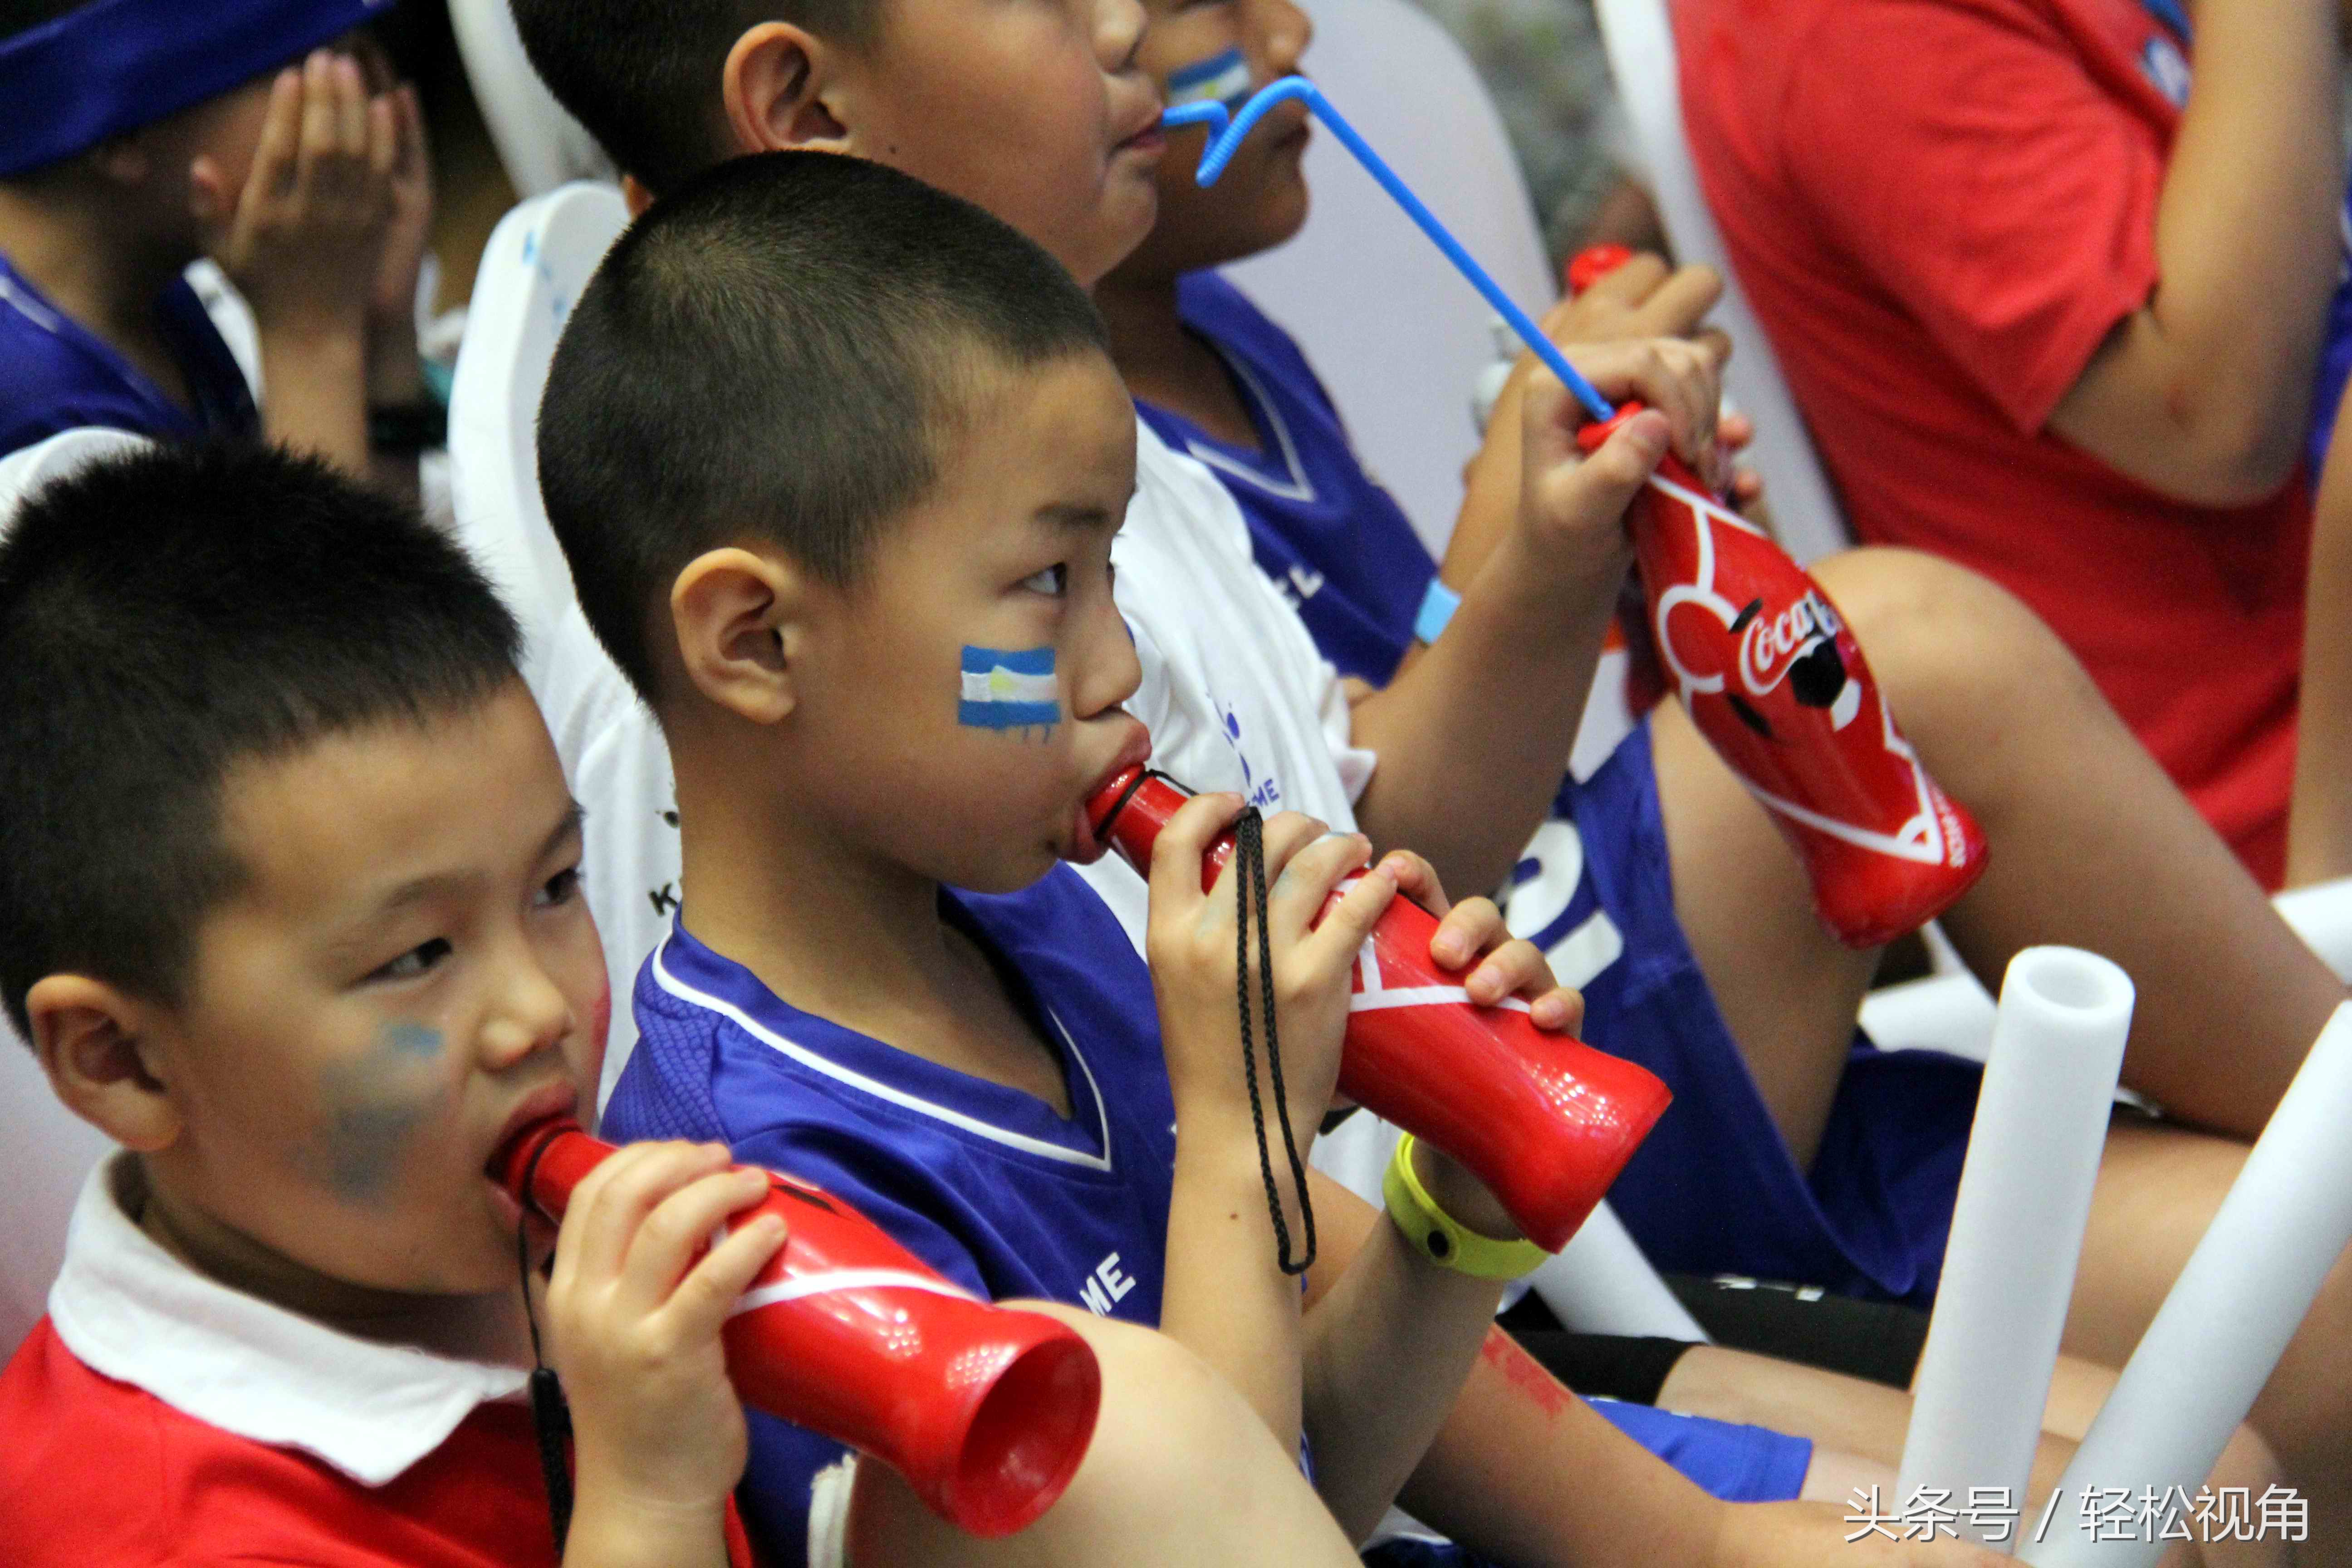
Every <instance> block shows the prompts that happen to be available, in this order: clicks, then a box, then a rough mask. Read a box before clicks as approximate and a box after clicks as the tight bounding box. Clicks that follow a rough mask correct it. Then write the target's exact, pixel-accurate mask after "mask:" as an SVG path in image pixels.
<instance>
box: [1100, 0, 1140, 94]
mask: <svg viewBox="0 0 2352 1568" xmlns="http://www.w3.org/2000/svg"><path fill="white" fill-rule="evenodd" d="M1146 21H1147V17H1146V16H1145V13H1144V9H1143V0H1095V58H1097V59H1098V60H1100V61H1101V62H1102V65H1103V68H1104V69H1105V70H1107V71H1109V72H1110V73H1111V74H1112V75H1114V76H1117V75H1120V74H1122V73H1124V72H1127V71H1130V70H1133V69H1134V68H1135V55H1136V51H1137V50H1138V49H1139V48H1141V47H1143V29H1144V26H1145V25H1146Z"/></svg>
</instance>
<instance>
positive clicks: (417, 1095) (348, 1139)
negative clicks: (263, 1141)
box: [310, 1023, 456, 1207]
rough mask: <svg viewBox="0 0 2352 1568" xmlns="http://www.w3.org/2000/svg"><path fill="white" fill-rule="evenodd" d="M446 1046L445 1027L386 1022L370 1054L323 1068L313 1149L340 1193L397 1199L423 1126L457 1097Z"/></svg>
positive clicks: (368, 1199) (359, 1198) (318, 1167)
mask: <svg viewBox="0 0 2352 1568" xmlns="http://www.w3.org/2000/svg"><path fill="white" fill-rule="evenodd" d="M445 1051H446V1042H445V1041H444V1040H443V1039H442V1037H441V1031H439V1030H438V1029H433V1028H428V1027H426V1026H424V1025H422V1024H411V1023H399V1024H387V1025H385V1026H383V1028H382V1029H380V1030H378V1031H377V1033H376V1037H375V1042H374V1043H373V1045H372V1046H370V1047H369V1048H368V1050H367V1051H366V1052H365V1053H364V1054H363V1055H362V1056H360V1057H359V1058H356V1059H354V1060H352V1061H347V1062H336V1063H333V1064H331V1066H329V1067H328V1068H326V1069H325V1070H324V1071H323V1072H321V1073H320V1080H319V1091H320V1093H319V1105H320V1117H319V1122H318V1125H317V1126H316V1128H315V1129H314V1131H313V1132H312V1137H311V1146H310V1154H311V1156H312V1159H311V1164H312V1166H313V1169H314V1170H315V1171H316V1173H317V1174H318V1175H319V1176H320V1179H321V1180H323V1181H324V1182H325V1183H326V1184H327V1186H328V1188H329V1189H330V1190H331V1191H332V1192H333V1193H334V1194H335V1195H336V1196H337V1197H339V1198H341V1199H342V1200H343V1201H344V1202H345V1203H350V1204H356V1205H361V1206H362V1207H376V1206H381V1205H383V1204H385V1203H387V1202H389V1201H390V1200H391V1198H392V1197H393V1195H394V1193H395V1192H396V1191H397V1189H398V1186H399V1180H400V1174H401V1171H402V1169H403V1167H404V1165H405V1164H406V1163H407V1159H408V1154H409V1150H410V1148H411V1146H412V1145H413V1144H414V1143H415V1142H416V1135H417V1133H418V1131H420V1130H422V1129H425V1128H426V1127H429V1126H430V1125H432V1124H433V1123H434V1122H435V1121H437V1120H439V1118H440V1114H441V1113H442V1112H443V1111H445V1110H446V1109H447V1108H449V1107H450V1106H451V1105H452V1104H453V1103H454V1093H455V1089H456V1085H455V1084H453V1083H452V1082H451V1081H450V1079H449V1076H448V1074H447V1073H446V1071H444V1070H443V1063H442V1057H443V1055H444V1052H445Z"/></svg>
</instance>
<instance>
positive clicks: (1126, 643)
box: [1070, 605, 1143, 719]
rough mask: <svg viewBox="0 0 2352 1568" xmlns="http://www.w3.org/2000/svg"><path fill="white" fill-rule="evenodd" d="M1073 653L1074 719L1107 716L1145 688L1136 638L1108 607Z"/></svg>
mask: <svg viewBox="0 0 2352 1568" xmlns="http://www.w3.org/2000/svg"><path fill="white" fill-rule="evenodd" d="M1074 652H1075V653H1076V667H1075V668H1074V670H1073V673H1072V679H1071V682H1070V707H1071V713H1070V717H1072V718H1073V719H1091V718H1094V717H1095V716H1096V715H1097V714H1101V713H1107V712H1108V711H1110V710H1112V709H1114V708H1116V707H1118V705H1119V704H1120V703H1122V702H1125V701H1126V700H1128V699H1129V698H1130V697H1132V696H1134V695H1135V692H1136V689H1137V688H1138V687H1139V686H1141V685H1142V684H1143V661H1142V660H1141V659H1139V658H1137V657H1136V653H1135V637H1134V636H1133V634H1132V633H1130V632H1129V630H1128V629H1127V622H1126V621H1125V620H1124V619H1122V618H1121V617H1120V616H1119V613H1118V610H1117V609H1115V608H1112V607H1111V606H1109V605H1105V606H1104V607H1103V609H1102V612H1101V613H1100V614H1099V615H1098V616H1095V617H1094V618H1093V620H1092V621H1091V622H1090V623H1089V625H1088V626H1087V636H1086V637H1085V639H1084V640H1083V642H1082V643H1081V645H1080V646H1079V647H1077V648H1076V649H1075V650H1074Z"/></svg>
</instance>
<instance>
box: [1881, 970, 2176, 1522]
mask: <svg viewBox="0 0 2352 1568" xmlns="http://www.w3.org/2000/svg"><path fill="white" fill-rule="evenodd" d="M2133 998H2134V992H2133V989H2132V983H2131V979H2130V977H2129V976H2128V975H2126V974H2125V973H2124V972H2123V971H2122V970H2120V969H2118V968H2116V966H2115V965H2114V964H2113V963H2108V962H2107V961H2106V960H2105V959H2104V958H2101V957H2099V956H2098V955H2096V954H2095V953H2089V952H2082V951H2081V950H2080V949H2077V948H2071V947H2029V948H2027V949H2026V950H2025V951H2024V952H2021V953H2019V954H2018V955H2017V956H2016V957H2015V958H2013V959H2011V961H2010V965H2009V973H2008V974H2007V975H2006V976H2004V977H2003V979H2002V981H2001V988H2000V1014H1999V1016H1997V1018H1996V1019H1995V1021H1994V1024H1993V1037H1992V1054H1991V1056H1990V1058H1989V1059H1988V1061H1987V1063H1986V1066H1985V1075H1984V1088H1983V1090H1982V1091H1981V1093H1980V1094H1979V1096H1978V1099H1977V1114H1976V1121H1975V1122H1974V1124H1973V1125H1972V1126H1971V1128H1970V1130H1969V1153H1968V1163H1967V1164H1966V1165H1965V1166H1964V1167H1963V1168H1962V1170H1961V1173H1960V1190H1959V1197H1958V1202H1957V1203H1956V1205H1954V1208H1953V1212H1952V1233H1951V1239H1950V1241H1949V1242H1948V1244H1947V1245H1946V1247H1945V1252H1944V1273H1943V1279H1942V1282H1941V1283H1940V1284H1939V1285H1938V1286H1937V1290H1936V1316H1935V1319H1934V1321H1932V1322H1931V1323H1930V1324H1929V1325H1928V1328H1927V1350H1926V1351H1925V1352H1923V1353H1922V1355H1921V1356H1920V1360H1919V1376H1918V1381H1917V1385H1916V1386H1917V1394H1916V1399H1915V1400H1914V1403H1913V1405H1912V1412H1911V1430H1910V1432H1909V1434H1908V1436H1906V1440H1905V1442H1904V1445H1903V1467H1902V1470H1901V1472H1900V1474H1901V1480H1900V1482H1899V1483H1898V1485H1897V1489H1896V1493H1895V1495H1896V1497H1897V1498H1898V1500H1905V1501H1904V1502H1903V1506H1904V1507H1906V1508H1908V1507H1909V1506H1911V1505H1910V1503H1909V1502H1908V1500H1909V1499H1912V1498H1915V1497H1916V1496H1918V1495H1919V1492H1920V1489H1922V1488H1927V1489H1940V1490H1942V1491H1944V1492H1945V1493H1947V1494H1948V1496H1946V1497H1944V1498H1942V1499H1938V1500H1937V1501H1938V1502H1940V1503H1941V1505H1942V1506H1944V1507H1946V1508H1950V1509H1955V1510H1963V1517H1962V1518H1961V1520H1960V1521H1958V1523H1957V1524H1956V1525H1955V1526H1954V1528H1955V1529H1957V1530H1958V1531H1960V1532H1961V1533H1963V1534H1967V1535H1970V1536H1973V1537H1974V1538H1975V1539H1977V1540H1979V1541H1985V1540H1988V1539H1989V1536H1990V1530H1989V1528H1988V1527H1987V1526H1985V1525H1981V1524H1971V1523H1970V1522H1969V1519H1968V1517H1967V1515H1966V1511H1965V1505H1966V1504H1967V1503H1968V1502H1969V1500H1970V1499H1969V1493H1970V1490H1971V1489H1975V1488H2005V1489H2006V1491H2005V1493H2003V1494H2002V1495H2003V1496H2004V1497H2005V1499H2006V1500H2008V1502H2009V1505H2010V1506H2011V1507H2015V1506H2020V1505H2021V1504H2022V1502H2023V1500H2024V1497H2025V1486H2026V1480H2027V1477H2028V1475H2029V1473H2030V1472H2031V1470H2032V1467H2033V1450H2034V1445H2035V1443H2036V1442H2038V1441H2039V1440H2040V1438H2041V1436H2042V1405H2043V1404H2044V1403H2045V1402H2046V1401H2047V1400H2048V1399H2049V1397H2050V1374H2051V1370H2052V1369H2053V1367H2054V1366H2055V1365H2056V1364H2057V1361H2058V1340H2059V1335H2060V1333H2061V1331H2063V1329H2064V1328H2065V1325H2066V1301H2067V1299H2068V1298H2069V1297H2070V1296H2072V1295H2073V1294H2074V1265H2075V1263H2076V1262H2077V1260H2078V1259H2079V1258H2081V1256H2082V1250H2083V1228H2084V1225H2085V1224H2086V1223H2088V1221H2089V1219H2090V1215H2091V1188H2092V1185H2093V1184H2095V1182H2096V1181H2097V1179H2098V1174H2099V1151H2100V1150H2101V1148H2102V1147H2103V1146H2104V1145H2105V1142H2106V1135H2107V1116H2108V1111H2109V1109H2110V1107H2111V1106H2112V1104H2113V1102H2114V1098H2115V1090H2116V1074H2117V1073H2118V1072H2120V1071H2121V1070H2122V1068H2123V1059H2124V1037H2125V1036H2126V1035H2127V1034H2128V1033H2129V1032H2130V1030H2131V1017H2132V1003H2133ZM2011 1522H2012V1523H2013V1521H2011ZM2006 1534H2007V1538H2008V1539H2009V1540H2013V1539H2014V1531H2013V1530H2011V1531H2007V1532H2006ZM1999 1544H2001V1545H2002V1547H2003V1549H2004V1550H2006V1549H2007V1543H2006V1541H2005V1542H2001V1543H1999Z"/></svg>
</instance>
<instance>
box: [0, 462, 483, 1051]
mask: <svg viewBox="0 0 2352 1568" xmlns="http://www.w3.org/2000/svg"><path fill="white" fill-rule="evenodd" d="M519 648H520V634H519V633H518V632H517V630H516V627H515V622H514V618H513V617H512V616H509V614H508V613H507V610H506V606H505V605H501V604H500V603H499V597H498V595H497V594H495V593H494V592H492V590H491V588H490V586H489V584H488V583H487V582H485V581H484V580H483V578H482V575H481V574H480V573H479V572H478V571H477V570H476V569H475V568H474V565H473V563H471V562H470V561H469V560H467V557H466V554H465V552H463V551H462V550H460V549H459V548H458V547H457V545H456V544H454V543H452V542H450V541H449V540H447V539H446V538H445V537H443V536H442V535H441V534H440V533H439V532H438V531H436V530H435V529H433V528H432V527H431V526H430V525H428V524H427V523H426V522H425V521H424V519H423V518H421V517H419V516H417V515H416V514H415V512H414V511H413V510H408V509H406V508H404V507H402V506H399V505H397V504H395V503H394V502H393V501H391V500H387V499H384V498H382V497H379V496H376V495H373V494H372V493H370V492H369V491H366V490H363V489H360V488H359V487H358V486H357V485H355V484H352V482H350V481H349V480H346V479H342V478H341V477H339V476H338V475H336V474H335V473H334V472H332V471H331V470H330V469H329V468H327V466H326V465H325V464H324V463H321V462H320V461H318V460H316V459H315V458H298V457H292V456H289V455H287V454H285V453H283V452H279V451H276V450H272V449H269V448H265V447H257V446H251V445H245V446H226V445H224V446H211V447H156V448H153V449H152V450H143V451H140V452H136V453H132V454H130V455H128V456H125V457H120V458H110V459H108V460H105V461H102V462H100V463H97V464H94V465H92V466H91V467H89V468H86V469H84V470H82V471H81V472H79V473H78V474H75V475H73V476H71V477H69V478H67V479H60V480H58V481H57V482H56V483H54V484H51V485H48V486H46V487H44V488H43V489H41V490H39V491H38V492H37V494H36V495H35V496H34V497H33V499H32V500H30V501H29V502H28V503H27V504H26V506H24V507H23V508H22V509H21V510H20V511H19V512H18V514H17V517H16V523H15V525H14V527H13V529H11V530H9V531H8V534H7V537H6V538H5V540H0V1000H5V1003H6V1005H7V1009H8V1013H9V1016H11V1017H12V1018H13V1019H14V1020H15V1021H16V1025H17V1026H18V1027H19V1028H21V1029H26V1031H27V1033H26V1037H27V1038H30V1032H29V1025H28V1022H27V1019H26V1013H25V994H26V991H28V990H29V989H30V988H31V987H32V985H33V984H34V982H36V981H37V980H39V979H40V978H41V977H42V976H44V975H47V974H56V973H86V974H89V975H92V976H94V977H96V978H99V979H102V980H104V981H106V982H107V983H108V984H113V985H119V986H121V987H122V988H124V989H125V990H127V991H129V992H131V994H135V995H140V996H143V997H145V998H147V999H149V1000H151V1001H155V1002H158V1003H161V1004H163V1005H167V1006H169V1005H177V1004H178V1003H179V1002H180V1001H181V1000H182V999H183V997H184V985H185V983H186V979H187V973H188V966H189V964H190V963H191V961H192V960H193V958H194V951H195V935H196V931H197V928H198V926H199V924H200V923H201V922H202V921H203V918H204V916H205V913H206V912H207V911H208V910H210V909H211V908H212V907H213V906H214V905H215V904H216V903H217V902H218V901H219V900H222V899H224V898H226V897H228V896H229V895H231V894H232V893H234V892H235V891H236V889H237V887H238V886H239V882H240V879H241V876H242V874H243V873H242V869H241V868H240V867H239V866H238V865H237V864H236V860H235V858H234V857H233V856H232V855H231V854H230V853H229V851H228V849H227V847H226V846H225V844H224V843H223V841H222V835H221V790H222V784H223V780H224V778H225V777H226V774H227V773H228V771H229V769H230V768H231V767H232V766H234V765H235V764H236V763H239V762H242V761H246V760H248V759H253V758H273V757H282V756H289V755H291V754H293V753H294V752H299V750H301V749H302V748H303V747H305V746H307V745H309V744H311V743H312V742H316V741H318V740H320V739H323V738H325V737H327V736H329V735H331V734H337V733H345V732H349V731H354V730H359V729H365V728H369V727H373V726H374V725H377V724H380V723H383V722H386V721H400V720H407V721H415V722H416V723H419V724H422V723H425V722H428V721H431V720H433V719H434V718H436V717H437V716H440V715H444V714H447V713H451V712H457V711H461V710H466V709H468V708H471V707H473V706H475V705H477V704H478V703H480V702H482V701H484V700H488V698H489V697H490V696H492V695H493V694H495V693H496V692H497V691H498V690H499V689H501V688H502V687H503V686H504V685H505V684H506V683H507V682H509V681H511V680H513V679H516V674H515V670H516V665H515V660H516V657H517V653H518V651H519Z"/></svg>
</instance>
